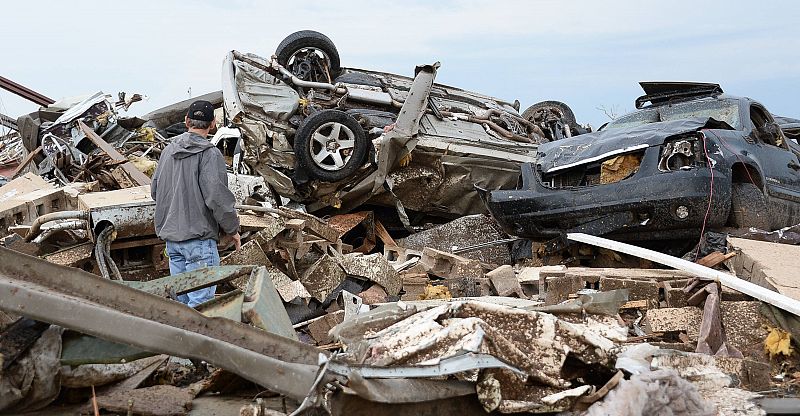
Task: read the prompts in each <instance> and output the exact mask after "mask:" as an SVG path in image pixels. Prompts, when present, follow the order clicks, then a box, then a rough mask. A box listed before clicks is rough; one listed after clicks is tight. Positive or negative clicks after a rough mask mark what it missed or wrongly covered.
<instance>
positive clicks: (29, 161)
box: [8, 146, 42, 179]
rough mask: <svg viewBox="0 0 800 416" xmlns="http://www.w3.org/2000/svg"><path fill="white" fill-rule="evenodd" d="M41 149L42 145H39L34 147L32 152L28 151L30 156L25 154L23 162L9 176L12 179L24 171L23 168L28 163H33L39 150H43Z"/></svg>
mask: <svg viewBox="0 0 800 416" xmlns="http://www.w3.org/2000/svg"><path fill="white" fill-rule="evenodd" d="M41 151H42V146H39V147H37V148H36V149H34V150H33V151H32V152H30V153H28V156H25V159H23V160H22V162H21V163H20V164H19V166H17V168H16V169H14V171H13V172H11V175H9V176H8V177H9V178H11V179H14V178H15V177H16V176H17V175H19V173H20V172H21V171H22V169H25V167H26V166H28V164H29V163H31V161H32V160H33V158H34V157H36V155H38V154H39V152H41Z"/></svg>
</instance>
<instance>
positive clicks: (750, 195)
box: [728, 183, 772, 231]
mask: <svg viewBox="0 0 800 416" xmlns="http://www.w3.org/2000/svg"><path fill="white" fill-rule="evenodd" d="M728 223H729V224H730V225H731V226H732V227H736V228H750V227H755V228H758V229H759V230H765V231H772V228H771V227H770V219H769V214H768V213H767V201H766V199H765V198H764V194H763V193H762V192H761V190H760V189H758V187H757V186H755V185H753V184H752V183H734V184H733V187H732V189H731V213H730V217H729V218H728Z"/></svg>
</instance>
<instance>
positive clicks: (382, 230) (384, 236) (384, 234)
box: [375, 220, 397, 247]
mask: <svg viewBox="0 0 800 416" xmlns="http://www.w3.org/2000/svg"><path fill="white" fill-rule="evenodd" d="M375 233H376V234H377V235H378V238H380V239H381V241H383V245H385V246H392V247H397V242H395V241H394V239H393V238H392V236H391V235H390V234H389V231H388V230H387V229H386V227H384V226H383V224H381V222H380V221H378V220H375Z"/></svg>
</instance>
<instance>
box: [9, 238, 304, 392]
mask: <svg viewBox="0 0 800 416" xmlns="http://www.w3.org/2000/svg"><path fill="white" fill-rule="evenodd" d="M0 260H2V261H0V268H2V270H0V286H2V290H0V307H2V308H3V309H4V310H8V311H14V312H16V313H22V314H24V315H26V316H30V317H32V318H34V319H38V320H42V321H45V322H51V323H55V324H58V325H62V326H64V327H68V328H72V329H74V330H78V331H80V332H83V333H86V334H91V335H94V336H98V337H101V338H106V339H109V340H112V341H117V342H123V343H126V344H129V345H133V346H137V347H139V348H143V349H146V350H150V351H157V352H162V353H166V354H174V355H178V356H184V357H188V358H195V359H200V360H206V361H208V362H210V363H213V364H215V365H217V366H219V367H221V368H225V369H228V370H230V371H233V372H235V373H237V374H239V375H241V376H243V377H245V378H247V379H249V380H252V381H253V382H256V383H259V384H260V385H263V386H266V387H268V388H270V389H271V390H273V391H276V392H280V393H283V394H286V395H287V396H289V397H294V398H296V399H303V398H305V397H306V395H307V394H308V392H309V391H310V389H311V386H312V385H313V384H314V379H315V377H316V362H317V357H318V356H319V352H317V351H315V350H314V349H313V348H312V347H309V346H306V345H305V344H302V343H299V342H296V341H292V340H289V339H286V338H283V337H279V336H277V335H273V334H270V333H268V332H265V331H261V330H258V329H255V328H250V327H247V326H243V325H241V324H237V323H235V322H233V321H229V320H227V319H222V318H206V317H204V316H202V315H201V314H199V313H198V312H196V311H194V310H192V309H190V308H188V307H186V306H185V305H181V304H179V303H177V302H173V301H169V300H166V299H163V298H160V297H158V296H155V295H151V294H148V293H145V292H141V291H138V290H135V289H132V288H127V287H125V286H123V285H120V284H118V283H114V282H112V281H109V280H105V279H102V278H99V277H97V276H95V275H92V274H89V273H86V272H82V271H79V270H75V269H67V268H64V267H62V266H57V265H54V264H51V263H47V262H45V261H43V260H39V259H36V258H33V257H27V256H21V255H19V254H18V253H14V252H11V251H9V250H7V249H0ZM132 328H137V329H136V330H132ZM245 363H246V364H245ZM277 372H280V373H282V374H283V375H284V376H283V378H282V379H281V380H276V379H275V378H274V376H273V374H276V373H277Z"/></svg>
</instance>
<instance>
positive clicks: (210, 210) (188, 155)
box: [150, 133, 239, 241]
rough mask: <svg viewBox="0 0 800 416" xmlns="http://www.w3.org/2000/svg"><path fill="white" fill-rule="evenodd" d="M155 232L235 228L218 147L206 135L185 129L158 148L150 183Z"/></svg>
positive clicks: (199, 234)
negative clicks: (186, 131)
mask: <svg viewBox="0 0 800 416" xmlns="http://www.w3.org/2000/svg"><path fill="white" fill-rule="evenodd" d="M150 187H151V189H150V192H151V196H152V197H153V200H154V201H156V214H155V224H156V234H158V236H159V237H160V238H161V239H162V240H166V241H186V240H192V239H202V240H206V239H212V238H213V239H214V240H219V230H220V229H221V230H222V231H223V232H224V233H225V234H235V233H237V232H238V231H239V217H238V216H237V215H236V209H235V208H234V205H235V203H236V200H235V198H234V196H233V193H232V192H231V191H230V189H228V174H227V173H226V171H225V159H224V158H223V157H222V153H221V152H220V151H219V149H217V148H216V147H214V145H212V144H211V143H210V142H209V141H208V140H207V139H205V138H203V136H200V135H198V134H195V133H183V134H181V135H179V136H176V137H174V138H173V139H172V143H170V144H169V145H168V146H167V147H166V149H164V151H163V152H162V153H161V157H160V158H159V161H158V168H157V169H156V173H155V174H154V175H153V183H152V184H151V185H150Z"/></svg>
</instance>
